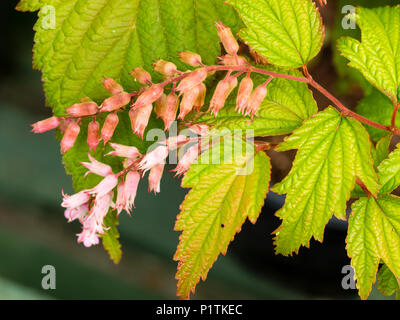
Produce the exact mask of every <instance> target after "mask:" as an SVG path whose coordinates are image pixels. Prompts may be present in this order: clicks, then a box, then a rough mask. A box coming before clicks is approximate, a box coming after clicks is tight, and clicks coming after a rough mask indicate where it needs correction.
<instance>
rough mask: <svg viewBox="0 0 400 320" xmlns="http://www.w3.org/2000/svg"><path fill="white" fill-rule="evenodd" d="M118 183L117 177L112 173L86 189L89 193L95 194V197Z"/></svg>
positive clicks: (104, 193) (110, 189) (100, 195)
mask: <svg viewBox="0 0 400 320" xmlns="http://www.w3.org/2000/svg"><path fill="white" fill-rule="evenodd" d="M117 184H118V177H117V176H116V175H114V174H111V175H108V176H106V177H105V178H104V179H103V180H102V181H101V182H100V183H99V184H98V185H97V186H95V187H94V188H92V189H90V190H87V192H88V193H89V194H96V197H102V196H104V195H106V194H107V193H109V192H111V191H112V190H113V189H114V188H115V187H116V186H117Z"/></svg>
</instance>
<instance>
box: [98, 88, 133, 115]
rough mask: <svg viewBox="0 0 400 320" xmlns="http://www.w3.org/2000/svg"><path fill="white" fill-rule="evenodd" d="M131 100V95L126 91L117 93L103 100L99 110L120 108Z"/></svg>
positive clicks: (107, 110)
mask: <svg viewBox="0 0 400 320" xmlns="http://www.w3.org/2000/svg"><path fill="white" fill-rule="evenodd" d="M129 102H131V95H130V94H129V93H127V92H122V93H118V94H116V95H115V96H112V97H109V98H108V99H106V100H104V102H103V103H102V105H101V109H100V112H110V111H115V110H118V109H121V108H122V107H123V106H126V105H127V104H128V103H129Z"/></svg>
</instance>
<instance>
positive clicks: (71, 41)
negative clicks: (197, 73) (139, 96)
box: [20, 0, 241, 116]
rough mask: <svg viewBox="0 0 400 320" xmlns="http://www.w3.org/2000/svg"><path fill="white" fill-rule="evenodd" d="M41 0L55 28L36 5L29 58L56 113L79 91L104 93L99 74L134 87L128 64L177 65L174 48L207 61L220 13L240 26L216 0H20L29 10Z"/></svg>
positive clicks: (214, 51)
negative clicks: (31, 56) (53, 17)
mask: <svg viewBox="0 0 400 320" xmlns="http://www.w3.org/2000/svg"><path fill="white" fill-rule="evenodd" d="M44 4H51V5H53V6H54V9H55V10H54V12H55V14H56V28H55V29H48V28H43V24H42V19H44V18H45V17H44V13H42V12H41V13H40V15H39V16H40V18H39V20H38V22H37V23H36V25H35V30H36V35H35V47H34V65H35V67H36V68H38V69H41V70H42V71H43V81H44V88H45V92H46V98H47V103H48V105H49V106H50V107H52V108H53V111H54V113H55V114H56V115H58V116H62V115H64V112H65V108H66V107H68V106H70V105H72V104H73V103H76V102H77V101H79V100H80V98H82V97H86V96H88V97H90V98H92V99H95V100H96V101H97V100H102V99H104V98H105V97H106V96H107V93H106V91H105V90H104V89H103V88H102V85H101V81H102V79H103V77H104V76H107V77H111V78H114V79H116V80H117V81H119V82H121V83H122V84H123V86H124V87H125V89H126V90H134V89H137V88H138V86H137V84H136V83H135V82H134V80H133V78H132V77H131V76H130V75H129V72H130V71H131V70H132V69H133V68H134V67H137V66H143V67H144V68H147V69H150V70H151V69H152V68H150V66H151V64H152V63H153V61H154V60H157V59H161V58H162V59H167V60H171V61H173V62H175V63H177V64H178V66H181V67H183V66H184V65H183V64H182V63H181V62H180V61H179V59H178V57H177V52H178V51H182V50H189V51H194V52H197V53H199V54H201V55H202V58H203V61H204V63H207V64H212V63H213V62H215V60H216V56H217V55H218V54H219V52H220V45H219V38H218V35H217V32H216V29H215V27H214V22H215V21H217V20H222V21H223V22H224V23H225V24H227V25H229V26H230V27H232V28H233V30H237V29H238V27H239V26H240V25H241V23H240V21H239V19H238V18H237V16H236V14H235V12H234V10H233V9H232V8H231V7H229V6H226V5H223V1H222V0H196V1H195V2H192V1H185V0H179V1H174V3H171V1H168V0H146V1H139V0H133V1H132V0H66V1H55V0H48V1H40V2H35V1H24V2H22V3H21V5H20V7H21V8H23V9H25V10H28V9H30V10H35V9H38V6H39V5H40V6H41V5H44ZM184 68H187V66H184ZM156 78H157V77H156ZM158 79H160V76H159V75H158Z"/></svg>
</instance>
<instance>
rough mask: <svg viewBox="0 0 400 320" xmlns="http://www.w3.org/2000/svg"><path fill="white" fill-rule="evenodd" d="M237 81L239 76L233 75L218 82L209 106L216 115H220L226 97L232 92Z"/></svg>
mask: <svg viewBox="0 0 400 320" xmlns="http://www.w3.org/2000/svg"><path fill="white" fill-rule="evenodd" d="M237 83H238V81H237V78H236V77H233V76H229V77H227V78H226V79H224V80H222V81H220V82H219V83H218V85H217V88H216V89H215V92H214V95H213V97H212V98H211V102H210V108H209V110H211V113H213V114H214V116H215V117H216V116H217V115H218V112H219V110H221V109H222V108H223V107H224V105H225V101H226V99H227V98H228V96H229V95H230V94H231V92H232V91H233V89H235V87H236V86H237Z"/></svg>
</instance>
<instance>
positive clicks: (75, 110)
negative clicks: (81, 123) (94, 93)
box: [66, 101, 98, 118]
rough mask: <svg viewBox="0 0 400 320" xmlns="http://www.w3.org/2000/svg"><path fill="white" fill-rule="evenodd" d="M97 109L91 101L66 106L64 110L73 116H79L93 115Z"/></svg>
mask: <svg viewBox="0 0 400 320" xmlns="http://www.w3.org/2000/svg"><path fill="white" fill-rule="evenodd" d="M97 110H98V106H97V104H96V103H95V102H93V101H91V102H83V103H77V104H74V105H73V106H71V107H69V108H67V110H66V111H67V113H68V114H69V115H70V116H72V117H74V118H79V117H87V116H91V115H94V114H96V113H97Z"/></svg>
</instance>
